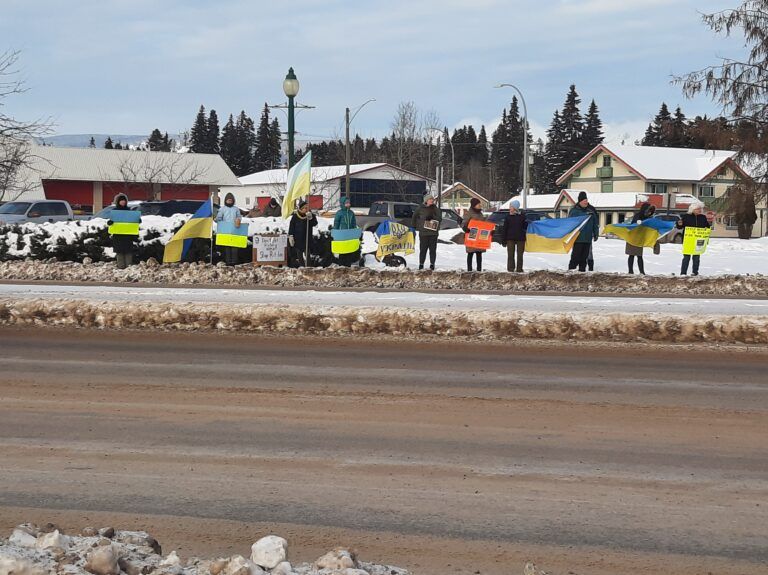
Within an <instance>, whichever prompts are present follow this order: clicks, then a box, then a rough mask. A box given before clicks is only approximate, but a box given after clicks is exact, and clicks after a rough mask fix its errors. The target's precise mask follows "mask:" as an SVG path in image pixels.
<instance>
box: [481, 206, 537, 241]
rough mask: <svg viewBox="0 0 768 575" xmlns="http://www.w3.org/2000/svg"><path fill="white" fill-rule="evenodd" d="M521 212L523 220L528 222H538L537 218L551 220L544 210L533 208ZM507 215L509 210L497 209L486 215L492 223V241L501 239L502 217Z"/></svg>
mask: <svg viewBox="0 0 768 575" xmlns="http://www.w3.org/2000/svg"><path fill="white" fill-rule="evenodd" d="M523 214H525V220H526V221H527V222H528V223H529V224H530V223H531V222H538V221H539V220H551V219H552V218H551V217H550V216H549V215H547V214H546V213H545V212H537V211H534V210H523ZM508 215H509V210H498V211H495V212H492V213H491V214H490V215H489V216H488V221H489V222H491V223H492V224H494V226H495V227H494V229H493V234H492V237H493V241H494V242H496V243H499V244H500V243H501V242H502V241H503V240H502V239H501V226H502V225H504V218H506V217H507V216H508Z"/></svg>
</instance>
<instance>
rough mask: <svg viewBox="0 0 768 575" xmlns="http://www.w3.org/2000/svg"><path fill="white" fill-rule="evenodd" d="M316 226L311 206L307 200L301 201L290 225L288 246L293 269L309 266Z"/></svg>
mask: <svg viewBox="0 0 768 575" xmlns="http://www.w3.org/2000/svg"><path fill="white" fill-rule="evenodd" d="M316 225H317V218H315V217H314V214H313V213H312V212H311V211H310V209H309V204H308V203H307V201H306V200H301V201H300V202H299V207H298V209H297V210H296V211H295V212H293V215H292V216H291V222H290V223H289V224H288V246H289V247H290V252H291V254H292V257H291V259H292V263H293V265H292V266H291V267H302V266H309V255H310V254H311V253H312V228H313V227H315V226H316ZM307 234H309V235H307Z"/></svg>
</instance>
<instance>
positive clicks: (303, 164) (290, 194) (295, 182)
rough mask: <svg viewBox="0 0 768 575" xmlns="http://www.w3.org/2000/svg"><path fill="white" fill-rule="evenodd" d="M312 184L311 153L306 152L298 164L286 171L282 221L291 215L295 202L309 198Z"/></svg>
mask: <svg viewBox="0 0 768 575" xmlns="http://www.w3.org/2000/svg"><path fill="white" fill-rule="evenodd" d="M311 183H312V152H311V151H309V152H307V153H306V154H305V155H304V157H303V158H301V160H299V162H298V163H297V164H296V165H295V166H293V167H292V168H291V169H290V170H288V181H287V182H286V187H285V196H284V197H283V207H282V212H283V219H288V218H290V217H291V214H292V213H293V208H294V205H295V204H296V200H298V199H299V198H303V197H304V196H309V192H310V184H311Z"/></svg>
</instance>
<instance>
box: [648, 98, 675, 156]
mask: <svg viewBox="0 0 768 575" xmlns="http://www.w3.org/2000/svg"><path fill="white" fill-rule="evenodd" d="M671 123H672V114H670V113H669V108H667V104H666V103H665V102H663V103H662V104H661V108H660V109H659V113H658V114H656V117H655V118H654V119H653V123H652V124H650V125H649V126H648V129H647V130H646V131H645V137H644V138H643V141H642V144H643V146H660V147H669V134H670V132H671Z"/></svg>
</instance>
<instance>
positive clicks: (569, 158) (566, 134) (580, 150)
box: [558, 84, 589, 177]
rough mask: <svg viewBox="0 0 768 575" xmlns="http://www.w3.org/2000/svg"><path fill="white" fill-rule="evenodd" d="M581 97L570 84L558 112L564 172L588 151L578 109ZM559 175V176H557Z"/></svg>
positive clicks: (582, 121)
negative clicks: (561, 107) (560, 111)
mask: <svg viewBox="0 0 768 575" xmlns="http://www.w3.org/2000/svg"><path fill="white" fill-rule="evenodd" d="M580 103H581V99H580V98H579V95H578V93H577V92H576V86H575V85H573V84H571V87H570V90H569V91H568V95H567V96H566V98H565V104H564V105H563V111H562V113H561V114H560V119H561V122H562V138H563V139H562V144H561V146H562V147H561V154H562V163H561V167H562V168H563V170H562V173H565V171H566V170H568V169H569V168H570V167H571V166H573V165H574V164H575V163H576V162H578V161H579V160H580V159H581V158H583V157H584V155H585V154H586V153H587V152H588V151H589V150H587V149H585V144H584V140H583V137H584V120H583V118H582V117H581V112H580V111H579V104H580ZM561 175H562V174H561ZM558 177H559V176H558Z"/></svg>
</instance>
